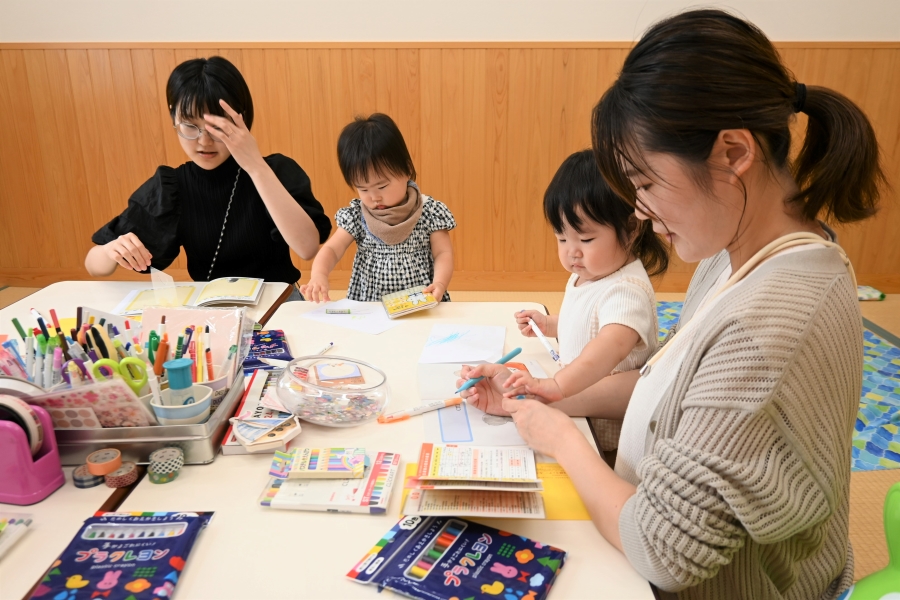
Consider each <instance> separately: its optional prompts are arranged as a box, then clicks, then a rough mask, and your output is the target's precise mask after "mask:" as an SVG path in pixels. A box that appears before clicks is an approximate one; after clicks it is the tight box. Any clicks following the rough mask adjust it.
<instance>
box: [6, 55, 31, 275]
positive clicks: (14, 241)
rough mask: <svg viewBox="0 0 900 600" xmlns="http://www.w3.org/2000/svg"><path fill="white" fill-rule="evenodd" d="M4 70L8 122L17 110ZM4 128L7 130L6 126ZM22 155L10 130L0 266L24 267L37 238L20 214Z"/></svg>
mask: <svg viewBox="0 0 900 600" xmlns="http://www.w3.org/2000/svg"><path fill="white" fill-rule="evenodd" d="M4 54H5V53H4ZM3 62H5V57H0V69H3ZM3 72H4V76H3V77H2V78H0V114H3V115H6V118H7V119H9V121H8V122H9V123H14V122H15V119H16V118H17V117H18V114H17V113H16V111H15V110H14V109H13V101H12V94H13V93H15V92H16V89H15V86H14V85H11V84H12V81H11V80H10V79H9V78H7V77H6V76H5V69H4V70H3ZM10 87H12V89H9V88H10ZM4 132H7V129H6V128H5V127H4ZM21 158H22V156H21V153H20V152H19V142H18V136H17V135H16V133H15V131H9V132H7V133H6V134H5V135H4V136H3V143H0V178H2V180H0V219H2V221H0V222H2V223H4V224H7V225H8V227H9V228H8V229H5V228H4V229H5V233H6V235H0V249H2V253H0V267H2V268H3V269H16V268H21V267H26V266H27V265H28V264H29V263H28V261H27V260H26V257H28V256H29V255H31V254H33V253H34V252H33V251H32V246H31V243H33V242H32V241H33V240H36V239H38V238H37V237H35V232H34V231H33V223H34V219H33V218H32V217H31V216H30V215H23V212H24V211H22V210H21V208H20V206H21V202H22V198H25V197H27V192H26V191H25V180H24V177H25V172H24V169H22V168H21ZM13 231H18V232H19V235H20V236H21V237H18V236H14V235H12V232H13Z"/></svg>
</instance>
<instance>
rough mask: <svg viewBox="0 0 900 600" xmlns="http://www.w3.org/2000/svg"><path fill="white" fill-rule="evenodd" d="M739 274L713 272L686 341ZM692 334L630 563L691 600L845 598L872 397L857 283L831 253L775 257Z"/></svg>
mask: <svg viewBox="0 0 900 600" xmlns="http://www.w3.org/2000/svg"><path fill="white" fill-rule="evenodd" d="M728 260H729V257H728V254H727V253H726V252H722V253H721V254H718V255H717V256H715V257H713V258H710V259H707V260H705V261H703V262H702V263H700V265H699V266H698V268H697V271H696V273H695V274H694V277H693V279H692V281H691V285H690V287H689V289H688V294H687V298H686V300H685V304H684V309H683V312H682V314H681V319H680V321H679V326H684V324H685V323H686V322H687V321H688V320H689V319H690V318H691V315H692V314H693V313H694V312H695V311H696V310H697V309H698V304H699V302H700V299H702V298H703V296H704V295H705V294H706V292H707V291H708V290H709V289H710V287H711V286H712V285H713V284H714V282H715V280H716V278H717V277H718V276H719V275H720V274H721V272H722V270H723V268H724V267H725V266H726V262H727V261H728ZM694 327H696V329H695V331H694V339H693V341H692V343H691V346H690V347H689V348H688V349H687V350H686V351H685V356H684V362H683V364H682V366H681V368H680V371H679V373H678V375H677V377H676V378H675V381H674V383H673V384H672V386H671V387H670V388H669V389H668V390H667V391H666V392H665V394H664V395H663V398H662V400H661V401H660V404H659V407H658V408H657V412H656V414H655V415H654V421H653V422H651V431H652V441H653V444H652V448H653V451H652V453H651V454H648V455H647V456H645V457H644V458H643V460H642V461H641V462H640V464H639V466H638V476H639V477H640V482H638V484H637V493H636V494H635V495H634V496H632V497H631V498H630V499H629V500H628V501H627V502H626V503H625V505H624V507H623V509H622V513H621V515H620V517H619V532H620V535H621V539H622V544H623V546H624V550H625V554H626V555H627V557H628V559H629V560H630V561H631V563H632V565H634V567H635V568H636V569H637V570H638V572H640V573H641V574H642V575H643V576H644V577H646V578H647V579H649V580H650V581H651V582H653V583H654V584H656V585H657V586H658V587H659V588H660V589H661V590H664V591H665V592H677V596H678V597H679V598H691V599H693V598H709V599H712V598H716V599H719V598H725V599H728V600H732V599H738V598H748V599H750V598H752V599H755V600H756V599H766V598H791V599H793V598H797V599H801V598H802V599H804V600H806V599H812V598H828V599H830V598H835V597H836V596H837V595H839V594H840V593H841V592H842V591H843V590H845V589H846V588H847V587H849V586H850V585H851V584H852V581H853V554H852V550H851V548H850V542H849V538H848V532H847V528H848V513H849V484H850V445H851V436H852V432H853V425H854V422H855V419H856V413H857V409H858V405H859V395H860V390H861V387H862V356H863V348H862V346H863V336H862V318H861V315H860V311H859V305H858V302H857V299H856V290H855V289H854V287H853V284H852V282H851V279H850V277H849V275H848V273H847V268H846V267H845V265H844V264H843V261H842V260H841V258H840V257H839V255H838V253H837V252H836V251H835V250H833V249H828V248H821V249H813V250H806V251H803V252H795V253H789V254H784V255H780V256H776V257H774V258H771V259H769V260H768V261H766V262H765V263H763V264H762V265H761V266H760V267H758V268H757V269H756V270H755V271H753V272H752V273H751V274H750V275H748V276H747V278H746V280H745V282H744V283H743V284H742V285H741V286H740V288H737V289H735V290H734V291H732V292H730V293H729V296H728V298H727V300H726V301H725V302H722V303H721V304H720V305H719V306H717V307H716V309H715V310H714V311H713V313H712V314H710V315H708V316H707V317H705V318H704V320H703V322H702V323H698V324H697V325H695V326H694ZM640 400H641V399H640V398H637V397H634V398H632V399H631V402H639V401H640Z"/></svg>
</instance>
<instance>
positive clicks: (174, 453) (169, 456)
mask: <svg viewBox="0 0 900 600" xmlns="http://www.w3.org/2000/svg"><path fill="white" fill-rule="evenodd" d="M183 466H184V452H182V451H181V448H161V449H159V450H157V451H155V452H152V453H151V454H150V464H149V466H148V467H147V470H148V471H153V472H154V473H175V472H177V471H178V470H179V469H181V467H183Z"/></svg>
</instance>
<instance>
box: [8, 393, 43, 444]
mask: <svg viewBox="0 0 900 600" xmlns="http://www.w3.org/2000/svg"><path fill="white" fill-rule="evenodd" d="M0 407H3V408H5V409H6V411H7V412H9V413H11V414H12V415H14V416H13V419H12V420H13V422H15V423H18V425H19V426H21V427H22V429H24V430H25V437H26V438H27V439H28V448H29V450H31V455H32V456H34V455H35V454H37V453H38V452H39V451H40V449H41V446H43V445H44V426H43V425H42V424H41V420H40V419H39V418H38V416H37V413H36V412H34V410H32V408H31V406H29V405H28V403H27V402H24V401H22V400H19V399H18V398H16V397H14V396H5V395H0Z"/></svg>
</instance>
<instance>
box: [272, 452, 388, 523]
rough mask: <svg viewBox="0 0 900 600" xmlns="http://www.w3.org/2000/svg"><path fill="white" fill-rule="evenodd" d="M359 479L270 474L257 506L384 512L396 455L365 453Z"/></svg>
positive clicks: (349, 511) (344, 511)
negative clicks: (310, 477) (309, 477)
mask: <svg viewBox="0 0 900 600" xmlns="http://www.w3.org/2000/svg"><path fill="white" fill-rule="evenodd" d="M366 456H367V458H368V463H369V464H368V466H366V468H365V473H364V474H363V477H362V478H361V479H281V478H279V477H273V478H272V479H271V480H270V481H269V483H268V485H266V489H264V490H263V493H262V494H261V495H260V497H259V503H260V505H261V506H265V507H267V508H282V509H288V510H311V511H322V512H342V513H365V514H371V515H379V514H384V513H386V512H387V508H388V504H389V503H390V500H391V491H392V490H393V488H394V483H395V482H396V481H397V477H398V472H399V470H400V455H399V454H397V453H396V452H378V453H377V454H376V453H371V454H367V455H366Z"/></svg>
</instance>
